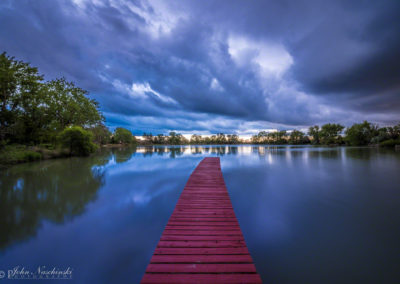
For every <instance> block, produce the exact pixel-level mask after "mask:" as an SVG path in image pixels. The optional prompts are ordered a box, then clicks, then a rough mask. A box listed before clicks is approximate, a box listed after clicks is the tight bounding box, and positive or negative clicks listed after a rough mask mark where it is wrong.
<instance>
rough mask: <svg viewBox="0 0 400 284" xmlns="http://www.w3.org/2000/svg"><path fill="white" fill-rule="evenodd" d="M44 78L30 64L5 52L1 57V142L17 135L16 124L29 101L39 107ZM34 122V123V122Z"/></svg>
mask: <svg viewBox="0 0 400 284" xmlns="http://www.w3.org/2000/svg"><path fill="white" fill-rule="evenodd" d="M42 80H43V76H41V75H39V73H38V70H37V68H35V67H31V66H30V65H29V63H25V62H22V61H17V60H15V59H14V57H10V56H8V55H7V54H6V53H5V52H3V53H2V54H1V55H0V108H1V111H0V140H2V141H4V140H5V139H6V138H7V137H10V136H13V134H15V129H13V127H15V123H16V122H17V120H18V117H19V116H20V114H21V112H22V111H23V107H24V106H25V107H26V106H29V103H28V100H34V101H36V104H35V107H37V105H38V103H37V102H38V101H39V100H38V99H37V95H38V89H39V85H40V82H41V81H42ZM32 122H33V121H32Z"/></svg>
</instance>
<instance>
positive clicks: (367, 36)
mask: <svg viewBox="0 0 400 284" xmlns="http://www.w3.org/2000/svg"><path fill="white" fill-rule="evenodd" d="M322 2H324V3H322ZM0 21H1V23H2V25H0V38H1V41H0V50H1V51H6V52H8V53H9V54H10V55H13V56H16V57H17V58H18V59H23V60H27V61H29V62H31V63H32V64H33V65H35V66H38V67H39V69H40V70H41V72H43V73H44V74H46V78H48V79H51V78H55V77H60V76H65V77H66V78H67V79H69V80H73V81H75V82H76V83H77V84H78V85H79V86H81V87H82V88H85V89H87V90H88V91H89V92H90V93H91V95H92V96H93V97H94V98H95V99H97V100H98V101H99V102H100V104H101V109H102V111H103V112H104V113H105V116H106V118H107V124H108V125H109V126H111V127H115V126H124V127H127V128H129V129H131V130H132V131H133V132H134V133H135V134H141V133H143V132H153V133H166V132H168V131H170V130H178V131H181V132H183V133H193V132H199V133H210V132H211V133H215V132H231V133H232V132H236V133H238V134H251V133H254V132H256V131H259V130H262V129H267V128H280V129H284V128H302V127H305V126H307V125H311V124H321V123H325V122H340V123H343V124H346V125H348V124H351V123H354V122H358V121H361V120H364V119H368V120H371V121H373V122H376V123H385V124H392V123H395V122H397V121H399V120H400V117H399V113H400V52H399V50H400V29H398V27H399V26H400V2H399V1H397V0H393V1H378V2H373V3H370V2H368V3H367V2H365V1H351V3H350V2H349V1H329V2H328V1H316V0H315V1H305V0H301V1H293V2H290V3H289V2H286V1H231V0H218V1H207V0H206V1H175V2H173V1H159V0H156V1H145V0H143V1H142V0H137V1H128V0H104V1H101V0H74V1H66V0H61V1H52V0H42V1H28V0H21V1H11V0H9V1H7V0H6V1H2V2H1V3H0Z"/></svg>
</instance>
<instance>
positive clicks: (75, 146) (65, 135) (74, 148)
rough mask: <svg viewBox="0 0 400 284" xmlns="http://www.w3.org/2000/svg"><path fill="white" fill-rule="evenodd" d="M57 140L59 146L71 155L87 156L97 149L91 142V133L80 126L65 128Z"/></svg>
mask: <svg viewBox="0 0 400 284" xmlns="http://www.w3.org/2000/svg"><path fill="white" fill-rule="evenodd" d="M59 139H60V142H61V144H62V145H63V146H64V147H67V148H68V149H69V151H70V154H71V155H78V156H88V155H89V154H90V153H93V152H94V151H95V150H96V148H97V146H96V145H95V144H94V143H93V142H92V139H93V137H92V133H91V132H89V131H86V130H84V129H83V128H82V127H80V126H72V127H68V128H65V129H64V130H63V131H62V132H61V134H60V136H59Z"/></svg>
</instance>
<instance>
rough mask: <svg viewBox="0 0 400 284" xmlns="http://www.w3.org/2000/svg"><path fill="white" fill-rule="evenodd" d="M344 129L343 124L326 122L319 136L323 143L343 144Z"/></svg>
mask: <svg viewBox="0 0 400 284" xmlns="http://www.w3.org/2000/svg"><path fill="white" fill-rule="evenodd" d="M343 129H344V126H343V125H340V124H335V123H328V124H324V125H322V127H321V130H320V131H319V138H320V142H321V144H324V145H329V144H341V142H342V137H341V136H340V133H341V132H342V130H343Z"/></svg>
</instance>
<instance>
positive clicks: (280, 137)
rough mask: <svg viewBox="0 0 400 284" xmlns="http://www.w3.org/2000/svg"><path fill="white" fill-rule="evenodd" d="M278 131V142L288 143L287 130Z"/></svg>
mask: <svg viewBox="0 0 400 284" xmlns="http://www.w3.org/2000/svg"><path fill="white" fill-rule="evenodd" d="M275 133H276V143H277V144H286V143H287V140H286V130H281V131H278V132H275Z"/></svg>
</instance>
